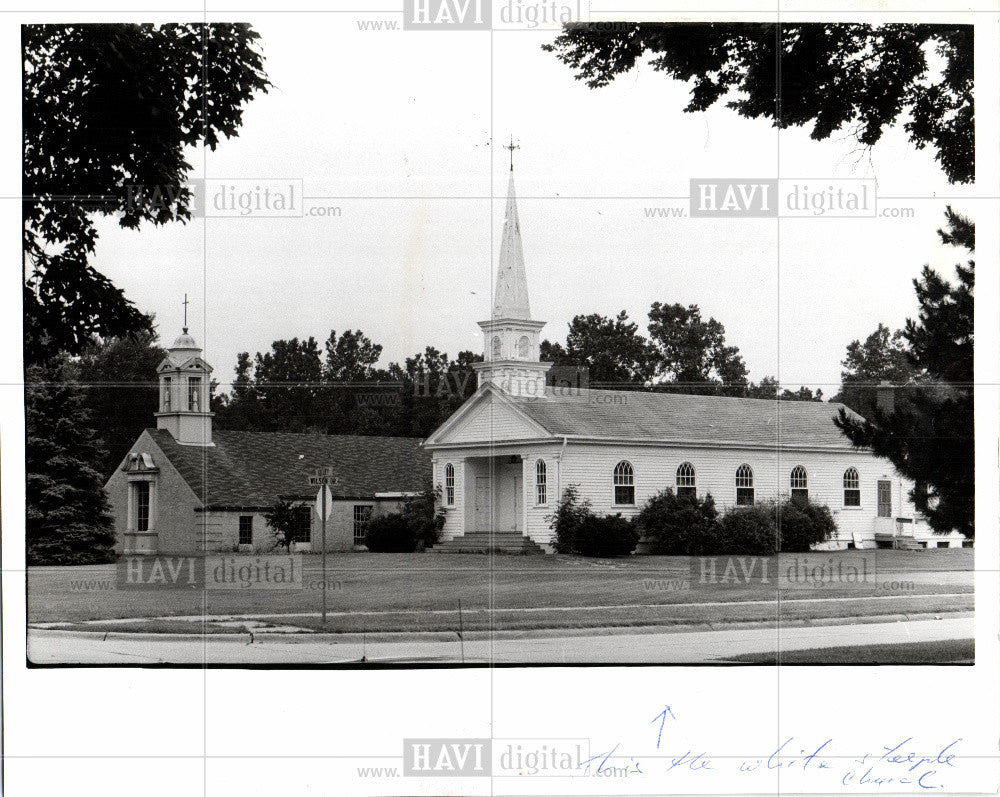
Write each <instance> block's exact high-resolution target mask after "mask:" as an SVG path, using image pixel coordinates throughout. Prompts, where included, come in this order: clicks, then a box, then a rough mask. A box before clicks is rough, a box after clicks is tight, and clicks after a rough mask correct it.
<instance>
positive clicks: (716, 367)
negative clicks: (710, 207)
mask: <svg viewBox="0 0 1000 797" xmlns="http://www.w3.org/2000/svg"><path fill="white" fill-rule="evenodd" d="M647 330H648V333H649V336H648V337H646V336H644V335H643V334H641V333H640V332H639V329H638V324H636V323H635V322H632V321H630V320H629V317H628V314H627V313H626V311H624V310H622V311H621V312H620V313H618V315H617V316H614V317H613V318H609V317H608V316H604V315H601V314H599V313H591V314H589V315H577V316H574V318H573V320H572V321H571V322H570V325H569V332H568V334H567V336H566V343H565V344H562V343H559V342H552V341H548V340H545V341H542V344H541V347H540V353H541V359H542V360H544V361H549V362H553V363H555V365H557V366H576V367H579V368H584V369H586V372H587V375H588V381H589V384H590V386H592V387H601V388H611V389H619V390H658V391H669V392H674V393H699V394H706V395H721V396H738V397H746V398H764V399H774V398H778V397H779V385H778V382H777V380H776V379H774V377H769V376H765V377H764V378H763V379H761V381H760V383H759V384H754V383H751V382H750V381H749V379H748V373H747V368H746V364H745V363H744V362H743V358H742V356H741V355H740V350H739V349H738V348H737V347H736V346H731V345H728V344H727V342H726V329H725V327H724V326H723V325H722V323H721V322H719V321H717V320H716V319H714V318H709V319H707V320H706V319H704V318H703V317H702V315H701V309H700V308H699V307H698V305H696V304H692V305H688V306H686V307H685V306H684V305H682V304H664V303H661V302H654V303H653V305H652V306H651V307H650V310H649V323H648V326H647ZM822 395H823V394H822V392H821V391H817V392H816V393H815V394H814V393H813V392H812V390H810V389H809V388H806V387H803V388H800V389H799V390H798V391H796V392H792V391H790V390H787V389H786V390H783V391H781V394H780V397H781V399H782V400H785V401H820V400H822Z"/></svg>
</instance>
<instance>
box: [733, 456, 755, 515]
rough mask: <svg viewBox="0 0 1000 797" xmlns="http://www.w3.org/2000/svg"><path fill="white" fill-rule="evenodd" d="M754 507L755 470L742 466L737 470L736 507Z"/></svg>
mask: <svg viewBox="0 0 1000 797" xmlns="http://www.w3.org/2000/svg"><path fill="white" fill-rule="evenodd" d="M752 505H753V468H751V467H750V466H749V465H740V466H739V467H738V468H737V469H736V506H752Z"/></svg>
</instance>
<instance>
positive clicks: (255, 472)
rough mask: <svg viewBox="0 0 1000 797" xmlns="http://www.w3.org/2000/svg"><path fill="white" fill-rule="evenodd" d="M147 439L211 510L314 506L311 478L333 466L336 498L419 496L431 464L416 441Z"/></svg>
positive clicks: (246, 436)
mask: <svg viewBox="0 0 1000 797" xmlns="http://www.w3.org/2000/svg"><path fill="white" fill-rule="evenodd" d="M146 431H147V433H148V434H149V435H150V437H152V438H153V440H154V441H155V442H156V444H157V445H158V446H159V447H160V448H161V449H162V451H163V453H164V454H165V455H166V457H167V458H168V459H169V460H170V462H171V464H172V465H173V466H174V467H175V468H176V469H177V470H178V472H179V473H180V474H181V476H182V477H183V479H184V481H185V482H187V484H188V485H189V486H190V487H191V489H192V490H193V491H194V493H195V495H197V496H198V497H199V498H200V499H201V500H202V502H203V504H204V505H205V507H206V508H212V507H266V506H271V505H273V504H274V503H275V501H276V500H277V499H278V498H279V497H283V498H311V497H312V496H314V495H315V494H316V490H317V488H315V487H310V486H309V476H311V475H312V474H313V473H314V472H315V471H316V470H317V469H318V468H324V467H326V466H328V465H329V466H332V467H333V472H334V475H335V476H336V477H337V478H338V479H339V483H338V484H336V485H335V486H333V487H331V488H330V490H331V492H332V493H333V496H334V498H373V497H374V496H375V494H376V493H388V492H418V491H420V490H423V489H426V487H427V486H428V484H429V482H430V478H431V458H430V453H429V452H428V451H425V450H423V449H422V448H421V447H420V442H421V441H420V439H419V438H415V437H366V436H357V435H322V434H289V433H283V432H231V431H225V430H222V431H214V432H213V434H212V439H213V441H214V442H215V445H214V446H205V447H202V446H189V445H180V444H179V443H178V442H177V441H176V440H174V438H173V435H171V434H170V432H168V431H167V430H166V429H147V430H146Z"/></svg>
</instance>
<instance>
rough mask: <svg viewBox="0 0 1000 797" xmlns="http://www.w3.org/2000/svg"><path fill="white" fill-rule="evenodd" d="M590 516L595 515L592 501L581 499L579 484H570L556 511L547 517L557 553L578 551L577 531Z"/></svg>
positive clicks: (564, 491)
mask: <svg viewBox="0 0 1000 797" xmlns="http://www.w3.org/2000/svg"><path fill="white" fill-rule="evenodd" d="M589 517H593V513H592V512H591V511H590V501H587V500H581V499H580V490H579V487H578V486H577V485H575V484H571V485H569V486H568V487H567V488H566V489H565V490H563V494H562V497H561V498H560V499H559V502H558V503H557V504H556V509H555V511H554V512H553V513H552V514H551V515H549V516H547V517H546V518H545V519H546V520H547V521H548V523H549V528H550V529H552V532H553V534H552V547H553V548H555V549H556V553H576V537H577V532H578V531H579V528H580V526H581V524H582V523H583V521H584V520H586V519H587V518H589Z"/></svg>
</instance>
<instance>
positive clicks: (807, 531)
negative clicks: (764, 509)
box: [772, 501, 837, 553]
mask: <svg viewBox="0 0 1000 797" xmlns="http://www.w3.org/2000/svg"><path fill="white" fill-rule="evenodd" d="M772 511H773V512H774V514H775V520H776V524H777V527H778V529H780V531H781V550H782V551H788V552H790V553H807V552H808V551H809V550H810V549H811V548H812V546H813V545H815V544H816V543H818V542H823V540H827V539H830V537H832V536H833V535H834V534H836V532H837V524H836V522H835V521H834V519H833V515H832V514H831V512H830V508H829V507H827V506H825V505H820V504H812V503H809V502H804V503H800V502H797V501H785V502H783V503H780V504H779V503H775V504H774V508H773V510H772Z"/></svg>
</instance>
